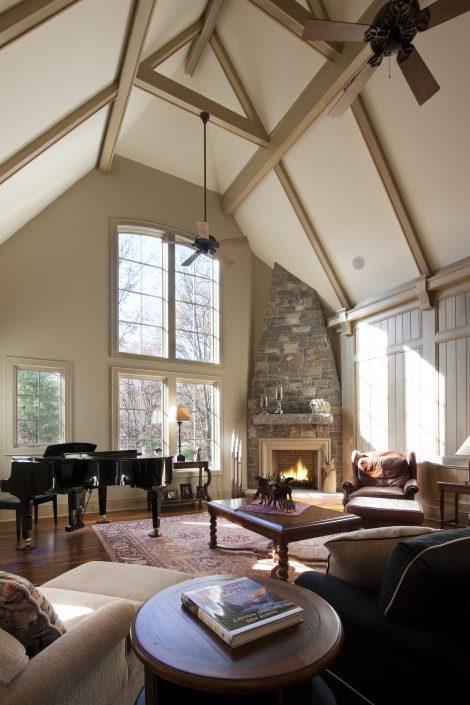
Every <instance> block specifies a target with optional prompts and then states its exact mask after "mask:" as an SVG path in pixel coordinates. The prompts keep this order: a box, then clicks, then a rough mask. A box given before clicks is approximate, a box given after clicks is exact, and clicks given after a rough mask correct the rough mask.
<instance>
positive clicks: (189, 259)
mask: <svg viewBox="0 0 470 705" xmlns="http://www.w3.org/2000/svg"><path fill="white" fill-rule="evenodd" d="M200 254H202V252H201V251H199V252H195V253H194V254H193V255H191V256H190V257H188V259H185V260H184V262H181V266H182V267H189V265H190V264H192V263H193V262H194V260H195V259H196V257H199V255H200Z"/></svg>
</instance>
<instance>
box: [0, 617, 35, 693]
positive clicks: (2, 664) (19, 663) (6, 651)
mask: <svg viewBox="0 0 470 705" xmlns="http://www.w3.org/2000/svg"><path fill="white" fill-rule="evenodd" d="M0 653H1V654H2V658H1V659H0V682H1V683H9V682H10V681H11V680H13V678H14V677H15V676H17V675H18V673H19V672H20V671H22V670H23V668H25V666H27V665H28V662H29V658H28V657H27V656H26V650H25V648H24V646H23V644H21V643H20V642H19V641H18V639H15V637H14V636H12V635H11V634H9V633H8V632H6V631H5V630H4V629H0Z"/></svg>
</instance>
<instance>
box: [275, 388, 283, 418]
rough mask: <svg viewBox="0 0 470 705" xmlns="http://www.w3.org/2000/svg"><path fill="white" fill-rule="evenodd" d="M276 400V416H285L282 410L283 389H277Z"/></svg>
mask: <svg viewBox="0 0 470 705" xmlns="http://www.w3.org/2000/svg"><path fill="white" fill-rule="evenodd" d="M276 400H277V407H276V411H275V412H274V413H275V414H283V413H284V412H283V410H282V387H276Z"/></svg>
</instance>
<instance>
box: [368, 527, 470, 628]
mask: <svg viewBox="0 0 470 705" xmlns="http://www.w3.org/2000/svg"><path fill="white" fill-rule="evenodd" d="M469 566H470V529H448V530H443V531H435V532H433V533H432V534H429V535H427V536H417V537H416V538H414V539H410V540H408V541H403V542H399V543H397V545H396V546H394V548H393V550H392V552H391V553H390V558H389V560H388V563H387V566H386V568H385V573H384V577H383V581H382V587H381V590H380V596H379V608H380V609H381V610H382V611H383V613H384V615H385V616H386V617H388V618H390V619H392V620H394V621H397V622H403V621H407V622H431V620H434V621H437V620H448V619H449V613H448V610H447V609H446V608H445V607H446V606H448V605H452V610H453V613H455V614H457V611H458V610H460V609H462V608H463V607H464V605H465V604H466V601H467V600H468V596H469V594H470V568H469Z"/></svg>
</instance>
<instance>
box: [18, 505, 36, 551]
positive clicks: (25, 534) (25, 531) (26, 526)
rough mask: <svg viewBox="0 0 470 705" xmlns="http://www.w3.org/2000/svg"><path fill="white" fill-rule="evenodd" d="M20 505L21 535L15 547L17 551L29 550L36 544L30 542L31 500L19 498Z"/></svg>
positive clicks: (31, 524) (31, 527)
mask: <svg viewBox="0 0 470 705" xmlns="http://www.w3.org/2000/svg"><path fill="white" fill-rule="evenodd" d="M20 507H21V536H22V538H23V542H24V543H22V544H20V545H18V546H17V547H16V550H17V551H31V550H32V549H33V548H36V546H33V544H32V543H31V533H32V530H33V500H32V499H24V498H20Z"/></svg>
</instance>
